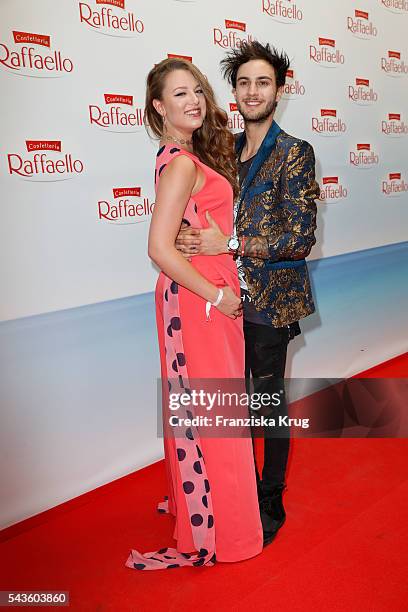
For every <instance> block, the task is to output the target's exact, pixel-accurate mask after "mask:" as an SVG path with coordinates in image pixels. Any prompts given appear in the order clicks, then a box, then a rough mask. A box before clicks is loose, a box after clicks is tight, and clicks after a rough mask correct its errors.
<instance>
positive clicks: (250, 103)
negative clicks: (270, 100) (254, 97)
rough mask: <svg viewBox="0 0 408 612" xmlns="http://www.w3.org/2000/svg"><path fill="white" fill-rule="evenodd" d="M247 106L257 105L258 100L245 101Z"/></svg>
mask: <svg viewBox="0 0 408 612" xmlns="http://www.w3.org/2000/svg"><path fill="white" fill-rule="evenodd" d="M245 104H246V105H247V106H259V104H260V102H245Z"/></svg>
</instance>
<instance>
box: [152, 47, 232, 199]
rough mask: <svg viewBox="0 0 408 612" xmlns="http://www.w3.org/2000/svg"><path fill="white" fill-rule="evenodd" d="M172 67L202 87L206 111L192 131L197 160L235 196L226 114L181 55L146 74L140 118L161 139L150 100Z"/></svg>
mask: <svg viewBox="0 0 408 612" xmlns="http://www.w3.org/2000/svg"><path fill="white" fill-rule="evenodd" d="M173 70H187V71H188V72H190V73H191V74H192V75H193V77H194V78H195V79H196V80H197V81H198V83H199V85H200V87H201V88H202V90H203V93H204V97H205V101H206V106H207V112H206V116H205V119H204V121H203V124H202V126H201V127H200V128H199V129H198V130H195V131H194V132H193V149H194V153H195V155H197V156H198V157H199V159H200V160H201V161H202V162H203V163H204V164H206V165H207V166H209V167H210V168H212V169H213V170H215V171H216V172H219V173H220V174H222V176H224V177H225V178H226V179H227V180H228V181H229V182H230V184H231V186H232V188H233V191H234V196H236V195H237V194H238V190H239V187H238V181H237V165H236V159H235V150H234V142H235V141H234V136H233V135H232V133H231V132H230V131H229V129H228V128H227V122H228V116H227V113H226V112H225V111H223V110H222V109H221V108H220V107H219V106H218V105H217V103H216V101H215V95H214V91H213V89H212V87H211V85H210V84H209V82H208V80H207V77H206V76H205V75H204V74H202V72H201V71H200V70H199V69H198V68H197V66H194V64H192V63H191V62H188V61H187V60H183V59H181V58H169V59H165V60H163V61H161V62H160V63H159V64H157V65H156V66H155V67H154V68H152V70H151V71H150V72H149V74H148V75H147V86H146V101H145V111H144V117H143V121H144V124H145V126H146V129H147V130H148V131H149V130H151V132H153V134H155V136H157V137H158V138H162V136H163V135H164V134H163V121H162V117H161V115H160V114H159V113H158V112H157V111H156V109H155V108H154V106H153V100H155V99H157V100H161V99H162V95H163V88H164V84H165V79H166V76H167V75H168V74H169V73H170V72H173Z"/></svg>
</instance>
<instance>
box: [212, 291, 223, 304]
mask: <svg viewBox="0 0 408 612" xmlns="http://www.w3.org/2000/svg"><path fill="white" fill-rule="evenodd" d="M223 297H224V292H223V290H222V289H219V291H218V295H217V299H216V300H215V302H211V306H218V304H219V303H220V302H221V300H222V298H223Z"/></svg>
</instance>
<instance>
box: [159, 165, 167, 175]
mask: <svg viewBox="0 0 408 612" xmlns="http://www.w3.org/2000/svg"><path fill="white" fill-rule="evenodd" d="M166 166H167V164H163V165H162V166H160V168H159V176H160V175H161V173H162V172H163V170H164V169H165V167H166Z"/></svg>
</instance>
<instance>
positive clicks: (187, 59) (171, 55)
mask: <svg viewBox="0 0 408 612" xmlns="http://www.w3.org/2000/svg"><path fill="white" fill-rule="evenodd" d="M167 57H168V58H169V59H170V58H176V59H177V58H178V59H183V60H186V62H192V61H193V58H192V56H191V55H180V54H179V53H168V54H167Z"/></svg>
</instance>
